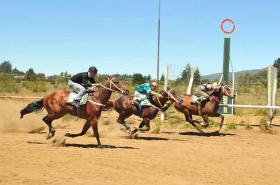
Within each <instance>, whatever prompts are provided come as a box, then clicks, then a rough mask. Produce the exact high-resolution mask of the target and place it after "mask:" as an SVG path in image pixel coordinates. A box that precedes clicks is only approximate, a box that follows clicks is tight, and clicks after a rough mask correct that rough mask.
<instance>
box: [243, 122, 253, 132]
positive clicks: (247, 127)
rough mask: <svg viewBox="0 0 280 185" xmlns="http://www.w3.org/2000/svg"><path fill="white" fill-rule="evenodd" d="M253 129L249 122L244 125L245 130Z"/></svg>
mask: <svg viewBox="0 0 280 185" xmlns="http://www.w3.org/2000/svg"><path fill="white" fill-rule="evenodd" d="M252 129H253V127H252V126H251V125H250V124H248V123H247V124H246V125H245V130H252Z"/></svg>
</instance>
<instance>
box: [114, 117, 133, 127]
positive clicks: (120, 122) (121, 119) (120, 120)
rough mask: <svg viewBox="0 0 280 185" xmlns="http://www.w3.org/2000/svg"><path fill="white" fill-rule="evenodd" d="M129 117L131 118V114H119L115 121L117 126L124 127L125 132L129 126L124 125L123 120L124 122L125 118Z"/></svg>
mask: <svg viewBox="0 0 280 185" xmlns="http://www.w3.org/2000/svg"><path fill="white" fill-rule="evenodd" d="M129 116H131V114H119V117H118V119H117V122H118V123H119V124H121V125H122V126H124V127H125V129H126V130H128V129H130V126H129V124H128V123H126V122H125V121H124V120H125V119H126V118H128V117H129Z"/></svg>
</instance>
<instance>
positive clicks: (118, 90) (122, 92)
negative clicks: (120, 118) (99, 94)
mask: <svg viewBox="0 0 280 185" xmlns="http://www.w3.org/2000/svg"><path fill="white" fill-rule="evenodd" d="M100 86H101V87H103V88H104V89H107V90H109V91H111V92H118V93H120V94H124V92H125V91H124V90H123V89H120V88H119V87H118V86H117V85H116V84H115V83H114V82H113V81H112V80H110V87H106V86H105V85H102V84H100ZM112 86H113V87H115V88H116V89H117V90H114V89H112Z"/></svg>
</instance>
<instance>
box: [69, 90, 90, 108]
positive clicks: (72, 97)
mask: <svg viewBox="0 0 280 185" xmlns="http://www.w3.org/2000/svg"><path fill="white" fill-rule="evenodd" d="M77 95H78V94H77V93H76V92H71V93H70V94H69V96H68V98H67V100H66V103H67V104H70V105H73V106H75V104H74V100H75V98H76V97H77ZM87 101H88V93H86V94H85V95H84V96H83V97H82V99H81V101H80V105H85V104H86V103H87Z"/></svg>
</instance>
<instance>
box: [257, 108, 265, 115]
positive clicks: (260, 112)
mask: <svg viewBox="0 0 280 185" xmlns="http://www.w3.org/2000/svg"><path fill="white" fill-rule="evenodd" d="M266 115H267V111H266V110H265V109H258V110H257V111H256V113H255V116H266Z"/></svg>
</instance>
